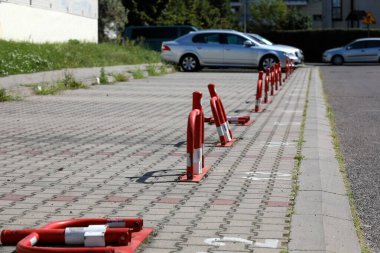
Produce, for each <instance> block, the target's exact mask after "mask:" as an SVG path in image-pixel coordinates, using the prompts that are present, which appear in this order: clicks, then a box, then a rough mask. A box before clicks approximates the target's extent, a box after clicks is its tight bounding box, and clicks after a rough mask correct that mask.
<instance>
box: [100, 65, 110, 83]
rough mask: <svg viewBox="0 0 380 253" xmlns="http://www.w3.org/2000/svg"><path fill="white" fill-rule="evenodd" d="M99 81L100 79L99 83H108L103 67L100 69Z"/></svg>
mask: <svg viewBox="0 0 380 253" xmlns="http://www.w3.org/2000/svg"><path fill="white" fill-rule="evenodd" d="M99 81H100V84H108V83H109V81H108V77H107V74H106V71H105V69H104V68H101V69H100V76H99Z"/></svg>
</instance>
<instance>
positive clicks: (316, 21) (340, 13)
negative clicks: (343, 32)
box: [231, 0, 380, 29]
mask: <svg viewBox="0 0 380 253" xmlns="http://www.w3.org/2000/svg"><path fill="white" fill-rule="evenodd" d="M255 1H257V0H231V7H232V9H233V10H234V11H235V12H236V13H239V14H238V15H240V20H242V21H243V20H244V18H245V19H250V18H254V17H250V16H249V13H247V10H249V6H250V5H252V4H254V2H255ZM284 2H285V4H286V5H287V6H288V7H291V8H297V9H299V10H300V11H301V12H302V13H304V14H306V15H308V16H310V17H311V18H312V21H313V28H314V29H322V28H323V29H330V28H366V27H367V26H366V25H365V24H363V23H362V19H363V17H364V16H365V15H366V14H367V13H368V12H369V11H370V12H371V13H372V15H373V16H374V18H375V19H376V21H377V22H376V24H373V25H371V26H370V27H371V28H380V1H379V0H284Z"/></svg>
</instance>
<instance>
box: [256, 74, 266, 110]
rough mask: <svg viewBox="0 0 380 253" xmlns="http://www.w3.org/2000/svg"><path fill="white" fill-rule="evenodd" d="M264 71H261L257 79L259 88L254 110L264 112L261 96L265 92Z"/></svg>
mask: <svg viewBox="0 0 380 253" xmlns="http://www.w3.org/2000/svg"><path fill="white" fill-rule="evenodd" d="M263 75H264V72H263V71H259V77H258V79H257V89H256V104H255V109H254V112H262V111H263V110H262V109H261V97H262V94H263Z"/></svg>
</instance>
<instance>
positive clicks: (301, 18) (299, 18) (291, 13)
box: [282, 8, 312, 30]
mask: <svg viewBox="0 0 380 253" xmlns="http://www.w3.org/2000/svg"><path fill="white" fill-rule="evenodd" d="M311 27H312V20H311V17H309V16H306V15H304V14H303V13H301V12H300V11H299V10H298V9H295V8H291V9H288V14H287V17H286V21H285V23H284V24H283V26H282V28H283V29H284V30H307V29H311Z"/></svg>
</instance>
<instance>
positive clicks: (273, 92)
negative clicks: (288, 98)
mask: <svg viewBox="0 0 380 253" xmlns="http://www.w3.org/2000/svg"><path fill="white" fill-rule="evenodd" d="M275 82H276V79H275V73H274V66H272V67H271V68H270V86H271V90H270V95H271V96H275V95H276V92H275Z"/></svg>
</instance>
